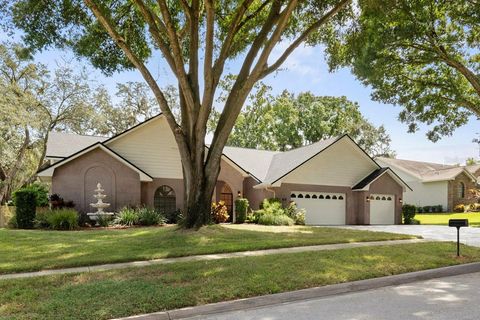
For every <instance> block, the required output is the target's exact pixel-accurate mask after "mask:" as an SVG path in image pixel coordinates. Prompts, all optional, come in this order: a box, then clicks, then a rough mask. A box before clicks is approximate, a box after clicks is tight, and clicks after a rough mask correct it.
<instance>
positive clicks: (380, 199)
mask: <svg viewBox="0 0 480 320" xmlns="http://www.w3.org/2000/svg"><path fill="white" fill-rule="evenodd" d="M370 224H395V196H394V195H393V194H372V195H371V196H370Z"/></svg>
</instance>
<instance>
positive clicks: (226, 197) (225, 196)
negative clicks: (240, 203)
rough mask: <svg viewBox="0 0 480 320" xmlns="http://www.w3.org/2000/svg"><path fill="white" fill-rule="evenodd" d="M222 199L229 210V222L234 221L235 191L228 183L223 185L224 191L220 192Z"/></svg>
mask: <svg viewBox="0 0 480 320" xmlns="http://www.w3.org/2000/svg"><path fill="white" fill-rule="evenodd" d="M220 201H223V202H224V203H225V207H227V210H228V215H229V216H230V217H229V218H228V221H229V222H232V220H233V193H232V189H230V187H229V186H228V184H226V183H225V184H224V185H223V187H222V191H221V192H220Z"/></svg>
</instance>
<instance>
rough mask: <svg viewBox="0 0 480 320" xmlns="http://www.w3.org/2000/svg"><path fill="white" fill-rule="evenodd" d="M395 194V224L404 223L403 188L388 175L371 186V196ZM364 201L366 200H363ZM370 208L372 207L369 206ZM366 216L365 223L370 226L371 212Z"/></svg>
mask: <svg viewBox="0 0 480 320" xmlns="http://www.w3.org/2000/svg"><path fill="white" fill-rule="evenodd" d="M375 193H380V194H393V195H394V196H395V224H401V223H402V203H401V202H400V199H402V194H403V188H402V186H400V185H399V184H398V183H397V182H396V181H395V180H394V179H393V178H392V177H390V176H389V175H387V174H384V175H382V176H381V177H380V178H378V179H377V180H375V181H374V182H372V184H371V185H370V190H369V194H368V195H370V194H375ZM363 199H364V201H365V199H366V198H363ZM368 207H370V206H368ZM367 212H368V214H366V215H365V221H364V222H365V223H368V224H370V213H369V212H370V211H369V210H368V211H367Z"/></svg>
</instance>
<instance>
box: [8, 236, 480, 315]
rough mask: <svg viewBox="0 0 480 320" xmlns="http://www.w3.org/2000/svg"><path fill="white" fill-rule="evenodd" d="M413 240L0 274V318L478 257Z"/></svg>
mask: <svg viewBox="0 0 480 320" xmlns="http://www.w3.org/2000/svg"><path fill="white" fill-rule="evenodd" d="M461 252H462V255H463V257H461V258H456V257H455V244H454V243H445V242H441V243H435V242H427V243H416V244H404V245H395V246H388V245H383V246H375V247H363V248H352V249H342V250H334V251H321V252H304V253H291V254H278V255H268V256H260V257H246V258H233V259H223V260H215V261H197V262H183V263H175V264H168V265H155V266H149V267H142V268H132V269H123V270H111V271H104V272H94V273H82V274H68V275H56V276H45V277H36V278H30V279H16V280H3V281H0V319H18V320H23V319H25V320H26V319H32V320H35V319H85V320H88V319H109V318H113V317H123V316H129V315H134V314H142V313H149V312H156V311H162V310H171V309H175V308H181V307H186V306H195V305H201V304H207V303H213V302H219V301H226V300H232V299H239V298H246V297H252V296H258V295H264V294H271V293H278V292H284V291H291V290H297V289H303V288H309V287H315V286H323V285H328V284H335V283H342V282H347V281H354V280H361V279H367V278H375V277H381V276H386V275H393V274H399V273H405V272H411V271H418V270H424V269H430V268H438V267H443V266H449V265H455V264H460V263H468V262H474V261H480V248H473V247H467V246H463V247H462V249H461Z"/></svg>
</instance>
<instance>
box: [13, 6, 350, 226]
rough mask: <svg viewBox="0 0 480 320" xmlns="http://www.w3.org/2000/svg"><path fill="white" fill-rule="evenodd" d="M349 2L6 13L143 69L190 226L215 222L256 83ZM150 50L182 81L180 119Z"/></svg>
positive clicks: (27, 37)
mask: <svg viewBox="0 0 480 320" xmlns="http://www.w3.org/2000/svg"><path fill="white" fill-rule="evenodd" d="M350 3H351V0H325V1H317V2H310V1H306V2H301V1H292V0H289V1H287V2H281V1H280V2H277V1H273V2H271V1H266V2H259V1H249V2H247V3H243V2H238V1H221V2H215V3H214V4H212V2H209V1H205V2H196V1H194V2H192V3H191V4H190V3H189V2H188V1H127V0H120V1H101V2H99V1H92V0H85V1H82V0H72V1H62V0H53V1H43V2H40V3H39V2H38V1H36V0H17V1H16V2H15V3H14V4H11V5H9V6H7V8H6V9H4V12H6V14H5V15H6V18H5V20H7V21H9V22H10V24H11V25H12V26H13V27H16V28H18V29H20V30H22V31H23V39H24V41H25V42H26V43H27V45H29V46H30V47H32V48H34V49H38V50H41V49H45V48H48V47H61V48H66V47H68V48H71V49H72V50H73V52H74V54H75V55H76V56H79V57H85V58H87V59H89V61H90V62H91V63H92V65H93V66H95V67H97V68H99V69H101V70H102V71H103V72H104V73H106V74H113V73H114V72H117V71H121V70H130V69H133V68H136V69H137V70H138V71H140V72H141V74H142V76H143V78H144V80H145V82H146V83H147V84H148V86H149V87H150V89H151V90H152V92H153V93H154V96H155V99H156V101H157V103H158V104H159V107H160V109H161V111H162V113H163V114H164V116H165V119H166V121H167V123H168V125H169V128H170V129H171V131H172V134H173V135H174V136H175V140H176V142H177V145H178V149H179V153H180V157H181V160H182V161H181V163H182V168H183V174H184V181H185V189H186V190H185V194H186V199H185V200H186V201H185V202H186V212H185V224H184V225H185V226H186V227H188V228H192V227H200V226H202V225H205V224H208V223H209V221H210V202H211V198H212V195H213V191H214V188H215V181H216V180H217V179H216V178H217V176H218V173H219V168H220V162H221V157H222V150H223V147H224V146H225V143H226V141H227V138H228V135H229V134H230V132H231V130H232V127H233V125H234V123H235V119H236V118H237V117H238V114H239V112H240V109H241V107H242V106H243V105H244V102H245V100H246V99H247V96H248V94H249V92H250V91H251V90H252V88H253V86H254V85H255V83H256V82H258V81H259V80H261V79H263V78H265V77H266V76H268V75H270V74H272V73H274V72H275V71H277V70H278V69H279V68H280V66H281V65H282V64H283V62H284V61H285V60H286V59H287V58H288V57H289V56H290V54H291V53H292V52H294V51H295V50H296V49H297V48H298V47H299V46H301V45H308V46H313V45H317V44H319V43H322V42H327V41H329V40H330V36H331V35H332V32H333V30H336V29H337V28H340V27H342V26H343V24H344V22H345V21H346V20H347V18H348V15H349V13H350V10H349V9H350ZM7 24H8V23H7ZM282 44H287V46H286V47H285V48H282ZM275 49H277V50H275ZM273 52H277V53H278V54H272V53H273ZM200 57H201V60H202V63H200ZM150 58H153V59H162V61H163V62H164V63H165V65H166V66H168V68H169V71H171V73H172V74H173V75H174V77H175V78H176V79H175V80H177V81H176V83H178V91H179V92H180V93H181V94H180V96H181V97H182V99H180V104H181V106H180V113H181V116H180V121H178V120H177V119H176V117H175V115H174V113H173V111H172V105H171V103H169V101H168V99H167V97H166V93H165V92H164V90H162V89H161V88H160V86H159V84H158V81H157V80H156V78H155V75H154V74H153V70H152V69H151V68H150V66H151V65H152V61H151V60H150ZM147 61H148V62H149V63H148V64H147ZM228 63H240V65H241V66H240V68H239V72H238V76H237V77H236V79H235V81H234V84H233V86H232V88H231V90H230V91H229V93H228V95H227V98H226V100H225V103H224V104H223V111H222V114H221V115H220V117H219V120H218V125H216V126H215V127H216V130H215V132H214V134H213V139H212V143H211V145H210V147H209V151H208V156H206V154H205V148H204V141H205V137H206V134H207V128H206V127H207V121H208V119H209V115H210V113H211V110H212V108H213V103H214V98H215V97H216V94H217V89H218V86H219V82H220V81H221V80H222V77H223V73H224V70H225V69H228ZM200 65H201V66H200Z"/></svg>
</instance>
